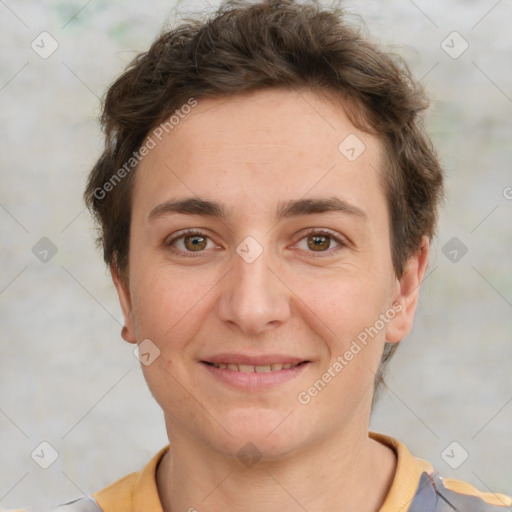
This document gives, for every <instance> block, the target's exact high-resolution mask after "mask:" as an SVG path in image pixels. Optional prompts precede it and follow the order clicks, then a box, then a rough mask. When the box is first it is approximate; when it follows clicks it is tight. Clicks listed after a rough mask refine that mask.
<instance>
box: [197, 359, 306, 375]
mask: <svg viewBox="0 0 512 512" xmlns="http://www.w3.org/2000/svg"><path fill="white" fill-rule="evenodd" d="M304 362H306V361H303V362H300V363H293V364H292V363H273V364H267V365H262V366H256V365H252V364H233V363H206V364H210V365H212V366H213V367H215V368H220V369H227V370H231V371H234V372H242V373H267V372H278V371H280V370H289V369H290V368H295V367H296V366H298V365H299V364H303V363H304Z"/></svg>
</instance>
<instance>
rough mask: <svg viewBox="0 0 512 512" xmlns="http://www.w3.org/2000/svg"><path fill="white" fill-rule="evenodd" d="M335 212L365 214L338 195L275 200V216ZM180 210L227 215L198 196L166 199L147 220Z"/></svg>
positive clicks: (223, 209)
mask: <svg viewBox="0 0 512 512" xmlns="http://www.w3.org/2000/svg"><path fill="white" fill-rule="evenodd" d="M331 212H339V213H345V214H347V215H351V216H353V217H359V218H361V219H363V220H365V221H367V220H368V215H367V214H366V212H365V211H364V210H362V209H361V208H359V207H357V206H355V205H353V204H350V203H349V202H347V201H345V200H344V199H340V198H339V197H326V198H309V199H293V200H289V201H284V202H281V203H279V205H278V208H277V210H276V214H275V216H276V219H278V220H282V219H288V218H292V217H299V216H301V215H312V214H315V213H331ZM176 213H181V214H185V215H202V216H206V217H213V218H218V219H222V220H224V219H226V218H227V217H228V212H227V209H226V207H225V206H224V205H222V204H221V203H218V202H216V201H210V200H207V199H201V198H196V197H190V198H183V199H170V200H169V201H165V202H164V203H162V204H159V205H158V206H155V208H153V209H152V210H151V212H150V213H149V216H148V220H150V221H153V220H156V219H158V218H161V217H164V216H167V215H171V214H176Z"/></svg>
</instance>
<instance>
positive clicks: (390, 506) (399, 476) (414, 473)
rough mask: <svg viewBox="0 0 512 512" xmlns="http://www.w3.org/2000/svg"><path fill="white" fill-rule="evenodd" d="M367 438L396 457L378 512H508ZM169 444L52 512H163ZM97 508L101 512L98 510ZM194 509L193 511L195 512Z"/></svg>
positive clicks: (492, 498) (503, 500) (499, 498)
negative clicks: (159, 475) (163, 467)
mask: <svg viewBox="0 0 512 512" xmlns="http://www.w3.org/2000/svg"><path fill="white" fill-rule="evenodd" d="M368 435H369V437H370V438H372V439H374V440H376V441H378V442H380V443H382V444H384V445H386V446H388V447H390V448H391V449H392V450H394V452H395V453H396V456H397V466H396V472H395V476H394V479H393V482H392V484H391V488H390V489H389V492H388V494H387V496H386V499H385V500H384V503H383V504H382V506H381V508H380V510H379V512H453V511H457V512H508V511H509V510H510V509H509V507H511V506H512V498H511V497H509V496H506V495H504V494H500V493H489V492H481V491H479V490H478V489H476V488H475V487H473V486H472V485H470V484H469V483H467V482H463V481H461V480H455V479H452V478H443V477H442V476H441V475H440V474H439V473H438V472H436V471H435V470H434V468H433V466H432V465H431V464H430V463H428V462H427V461H425V460H423V459H420V458H418V457H414V456H413V455H412V454H411V453H410V452H409V450H408V449H407V448H406V447H405V446H404V445H403V444H402V443H400V442H399V441H397V440H396V439H394V438H392V437H390V436H387V435H384V434H380V433H377V432H369V433H368ZM168 450H169V445H167V446H166V447H164V448H162V449H161V450H160V451H159V452H158V453H157V454H156V455H155V456H154V457H153V458H152V459H151V460H150V461H149V462H148V463H147V464H146V466H145V467H144V469H142V471H140V472H136V473H131V474H129V475H127V476H125V477H124V478H121V479H120V480H118V481H117V482H115V483H113V484H111V485H109V486H108V487H106V488H105V489H103V490H101V491H99V492H97V493H95V494H93V495H92V496H90V497H84V498H80V499H78V500H75V501H73V502H70V503H68V504H65V505H61V506H60V507H58V508H57V509H56V510H55V511H54V512H99V511H100V510H101V511H103V512H163V509H162V504H161V502H160V498H159V496H158V489H157V484H156V469H157V466H158V463H159V462H160V460H161V459H162V457H163V456H164V455H165V454H166V453H167V452H168ZM98 507H99V508H98ZM191 509H192V510H194V509H193V507H192V508H191Z"/></svg>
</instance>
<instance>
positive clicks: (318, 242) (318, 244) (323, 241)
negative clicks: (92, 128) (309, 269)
mask: <svg viewBox="0 0 512 512" xmlns="http://www.w3.org/2000/svg"><path fill="white" fill-rule="evenodd" d="M311 240H312V241H311ZM308 247H309V248H310V249H313V250H314V251H317V252H318V250H319V249H320V250H322V249H328V248H329V237H328V236H323V235H313V236H310V237H308Z"/></svg>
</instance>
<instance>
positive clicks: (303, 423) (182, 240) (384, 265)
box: [114, 90, 422, 458]
mask: <svg viewBox="0 0 512 512" xmlns="http://www.w3.org/2000/svg"><path fill="white" fill-rule="evenodd" d="M187 111H188V109H187ZM167 131H168V133H166V132H165V130H160V131H159V132H158V134H159V137H156V136H155V135H154V134H153V135H152V138H153V140H154V142H156V145H155V147H154V148H153V149H151V150H150V151H149V154H148V155H147V156H146V157H145V158H144V159H143V160H142V162H141V164H140V166H139V168H138V169H137V171H136V172H137V174H136V180H135V185H134V191H133V192H134V193H133V203H132V219H131V233H130V249H129V268H128V272H127V274H128V279H127V280H120V279H119V278H118V277H117V276H116V275H115V272H114V279H115V282H116V286H117V289H118V292H119V294H120V299H121V304H122V307H123V311H124V315H125V325H126V327H125V329H124V335H123V336H124V338H125V339H126V340H127V341H130V342H135V341H137V342H139V343H140V342H143V340H150V341H144V344H143V345H142V346H141V352H142V353H145V354H146V355H145V356H143V363H144V364H143V371H144V375H145V378H146V380H147V383H148V385H149V387H150V390H151V392H152V393H153V395H154V397H155V398H156V400H157V401H158V403H159V404H160V406H161V407H162V408H163V410H164V413H165V417H166V423H167V429H168V433H169V435H170V436H172V437H174V438H181V439H185V438H188V439H189V440H193V441H194V442H197V443H198V444H203V445H206V446H208V447H210V448H212V449H213V450H215V451H217V452H219V453H225V454H231V455H233V454H236V453H238V452H239V450H240V449H242V448H243V447H244V446H246V445H247V443H252V444H251V445H247V446H249V448H248V447H247V446H246V448H244V449H245V450H255V448H254V447H256V448H257V450H258V451H259V453H261V454H262V455H263V456H266V457H269V458H272V457H278V456H282V455H284V454H286V453H294V452H298V451H300V450H301V449H306V448H311V447H312V446H314V445H315V443H320V442H324V441H325V440H326V439H333V438H334V437H335V436H338V435H342V434H343V433H345V435H346V433H347V432H349V431H353V432H355V431H359V432H360V431H361V429H366V428H367V424H368V420H369V415H370V408H371V401H372V396H373V383H374V377H375V372H376V371H377V368H378V366H379V362H380V358H381V354H382V350H383V346H384V342H385V340H386V338H387V339H388V341H395V342H396V341H398V340H400V339H401V338H402V337H403V336H404V335H405V334H406V333H407V332H408V331H409V329H410V326H411V322H412V316H413V314H414V306H415V296H416V293H417V291H414V292H412V293H411V291H412V290H413V288H414V287H415V286H417V284H418V282H419V281H418V272H420V271H422V269H421V268H419V270H418V265H415V264H414V263H415V262H416V263H418V261H419V260H414V259H413V260H411V262H412V263H411V265H410V268H411V269H412V270H411V271H410V272H409V271H408V272H409V274H408V273H407V272H406V274H405V277H404V278H402V279H401V280H397V278H396V276H395V274H394V271H393V266H392V261H391V249H390V232H389V225H388V210H387V205H386V199H385V195H384V190H383V187H382V185H381V180H380V178H379V173H381V172H383V170H382V159H381V153H380V152H381V145H380V142H379V141H378V139H377V138H376V137H374V136H371V135H369V134H367V133H364V132H360V131H359V130H357V129H356V128H355V127H354V126H353V125H352V124H351V122H350V121H349V120H348V118H347V116H346V115H345V112H344V110H343V108H342V106H341V104H340V103H339V102H338V103H335V102H334V101H333V100H329V99H327V98H326V97H321V96H319V95H317V94H315V93H313V92H309V91H308V92H306V91H303V92H297V91H288V90H269V91H259V92H256V93H251V94H245V95H240V96H237V97H236V98H227V99H226V98H224V99H205V100H200V101H199V102H198V104H197V106H194V107H192V109H191V112H190V113H188V114H187V115H185V116H184V119H182V120H180V122H179V124H177V125H175V126H174V127H173V128H172V130H171V129H168V130H167ZM159 138H160V139H161V140H159ZM149 145H151V146H152V145H153V144H152V143H151V144H148V146H149ZM177 203H180V204H177ZM221 213H222V214H223V215H221ZM420 266H421V261H420ZM420 273H421V272H420ZM407 276H409V277H407ZM420 277H421V276H420ZM393 305H395V306H393ZM364 333H366V335H365V334H364ZM363 340H366V343H365V342H363ZM358 348H359V350H358ZM157 355H158V357H156V356H157ZM214 363H215V365H214ZM297 363H301V364H299V365H298V366H294V365H296V364H297ZM228 364H229V365H230V366H229V367H228V366H227V365H228ZM282 365H284V367H282ZM290 365H291V366H290ZM288 366H290V367H288ZM315 383H316V384H315ZM364 431H365V430H364ZM242 453H243V450H242Z"/></svg>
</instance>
